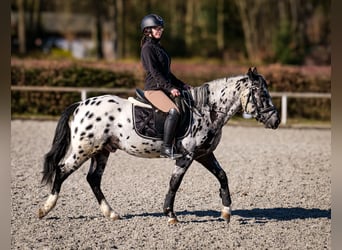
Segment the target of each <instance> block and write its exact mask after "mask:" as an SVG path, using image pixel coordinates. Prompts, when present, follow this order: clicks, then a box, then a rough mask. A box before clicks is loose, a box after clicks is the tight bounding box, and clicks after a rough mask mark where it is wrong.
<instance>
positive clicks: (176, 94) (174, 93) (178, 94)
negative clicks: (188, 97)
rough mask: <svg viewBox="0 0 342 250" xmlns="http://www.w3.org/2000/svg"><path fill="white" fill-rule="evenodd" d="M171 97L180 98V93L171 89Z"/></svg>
mask: <svg viewBox="0 0 342 250" xmlns="http://www.w3.org/2000/svg"><path fill="white" fill-rule="evenodd" d="M171 95H172V96H174V97H176V96H180V92H179V90H178V89H171Z"/></svg>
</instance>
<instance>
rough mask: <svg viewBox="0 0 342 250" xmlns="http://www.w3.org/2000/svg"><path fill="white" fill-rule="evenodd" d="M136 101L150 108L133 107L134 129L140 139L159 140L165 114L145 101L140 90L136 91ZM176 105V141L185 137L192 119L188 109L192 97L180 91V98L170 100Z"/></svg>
mask: <svg viewBox="0 0 342 250" xmlns="http://www.w3.org/2000/svg"><path fill="white" fill-rule="evenodd" d="M135 93H136V96H135V97H134V98H135V99H136V100H137V101H139V102H141V103H143V104H149V105H150V106H151V108H148V107H143V106H139V105H133V120H134V122H133V124H134V129H135V131H136V132H137V134H139V135H140V136H142V137H145V138H149V139H157V140H161V139H162V138H163V134H164V122H165V118H166V116H167V113H165V112H163V111H161V110H159V109H158V108H157V107H155V106H154V105H153V104H152V103H150V102H149V100H147V99H146V97H145V94H144V92H143V91H142V90H141V89H136V92H135ZM171 99H172V100H173V101H174V102H175V104H176V105H177V107H178V109H179V111H180V119H179V122H178V126H177V131H176V139H181V138H183V137H184V136H186V135H187V133H188V130H189V127H190V126H189V124H190V120H191V117H192V111H191V109H190V107H191V105H192V103H191V102H192V97H191V94H190V92H189V91H185V90H184V91H181V96H180V97H176V98H171Z"/></svg>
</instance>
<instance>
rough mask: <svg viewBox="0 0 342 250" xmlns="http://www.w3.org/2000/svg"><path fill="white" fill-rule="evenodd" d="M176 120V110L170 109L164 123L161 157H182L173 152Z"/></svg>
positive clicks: (177, 117)
mask: <svg viewBox="0 0 342 250" xmlns="http://www.w3.org/2000/svg"><path fill="white" fill-rule="evenodd" d="M178 119H179V112H178V111H177V110H176V109H170V111H169V113H168V115H167V117H166V119H165V123H164V136H163V144H162V148H161V150H160V156H161V157H169V158H172V159H177V158H179V157H181V156H182V155H181V154H176V153H174V152H173V139H174V138H175V134H176V127H177V123H178Z"/></svg>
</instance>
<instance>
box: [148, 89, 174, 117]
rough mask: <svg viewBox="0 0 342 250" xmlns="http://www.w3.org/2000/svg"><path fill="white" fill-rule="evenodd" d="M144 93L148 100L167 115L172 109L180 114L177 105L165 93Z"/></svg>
mask: <svg viewBox="0 0 342 250" xmlns="http://www.w3.org/2000/svg"><path fill="white" fill-rule="evenodd" d="M144 93H145V97H146V98H147V100H149V101H150V102H151V103H152V104H153V105H154V106H155V107H157V108H158V109H160V110H161V111H163V112H166V113H167V112H169V110H170V109H172V108H174V109H176V110H177V111H178V112H179V110H178V108H177V106H176V104H175V103H174V102H173V101H172V100H171V99H170V98H169V97H168V96H167V95H166V94H165V93H164V92H163V91H161V90H145V91H144Z"/></svg>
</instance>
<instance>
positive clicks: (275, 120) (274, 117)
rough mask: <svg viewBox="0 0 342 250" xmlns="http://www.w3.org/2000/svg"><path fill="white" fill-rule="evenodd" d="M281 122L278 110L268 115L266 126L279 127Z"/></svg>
mask: <svg viewBox="0 0 342 250" xmlns="http://www.w3.org/2000/svg"><path fill="white" fill-rule="evenodd" d="M279 123H280V117H279V114H278V112H277V111H276V110H274V111H273V112H272V114H271V115H270V116H269V117H268V119H267V120H266V122H265V128H271V129H277V128H278V126H279Z"/></svg>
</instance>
